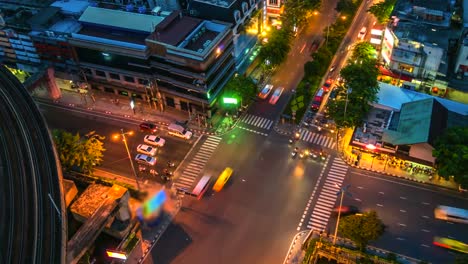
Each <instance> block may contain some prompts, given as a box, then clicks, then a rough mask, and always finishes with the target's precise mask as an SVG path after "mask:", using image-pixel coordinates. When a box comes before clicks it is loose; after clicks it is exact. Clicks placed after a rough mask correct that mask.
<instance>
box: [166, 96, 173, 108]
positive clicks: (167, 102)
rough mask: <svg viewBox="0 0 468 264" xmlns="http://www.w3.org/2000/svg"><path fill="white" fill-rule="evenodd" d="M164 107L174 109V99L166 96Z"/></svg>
mask: <svg viewBox="0 0 468 264" xmlns="http://www.w3.org/2000/svg"><path fill="white" fill-rule="evenodd" d="M166 105H167V106H170V107H175V102H174V98H172V97H167V96H166Z"/></svg>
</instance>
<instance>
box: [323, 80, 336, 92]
mask: <svg viewBox="0 0 468 264" xmlns="http://www.w3.org/2000/svg"><path fill="white" fill-rule="evenodd" d="M332 85H333V80H332V79H328V80H326V81H325V83H324V84H323V85H322V89H323V91H325V92H329V91H330V90H331V88H332Z"/></svg>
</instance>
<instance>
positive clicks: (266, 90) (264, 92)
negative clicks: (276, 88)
mask: <svg viewBox="0 0 468 264" xmlns="http://www.w3.org/2000/svg"><path fill="white" fill-rule="evenodd" d="M271 90H273V85H272V84H267V85H265V87H263V89H262V91H261V92H260V93H259V94H258V97H260V98H261V99H266V98H267V97H268V95H269V94H270V93H271Z"/></svg>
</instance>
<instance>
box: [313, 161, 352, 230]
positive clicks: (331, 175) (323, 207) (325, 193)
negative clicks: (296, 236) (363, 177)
mask: <svg viewBox="0 0 468 264" xmlns="http://www.w3.org/2000/svg"><path fill="white" fill-rule="evenodd" d="M347 171H348V165H347V164H346V163H345V162H344V161H342V160H341V159H340V158H335V159H334V160H333V163H332V165H331V168H330V170H329V171H328V175H327V178H326V180H325V184H324V185H323V188H322V190H321V192H320V194H319V196H318V199H317V202H316V203H315V207H314V210H313V211H312V214H311V217H310V220H309V222H308V224H307V228H313V229H315V230H320V231H321V230H324V229H325V228H326V226H327V224H328V219H329V218H330V214H331V211H332V208H333V205H335V202H336V199H337V197H338V196H337V192H338V191H339V190H340V187H341V184H342V183H343V180H344V177H345V176H346V172H347Z"/></svg>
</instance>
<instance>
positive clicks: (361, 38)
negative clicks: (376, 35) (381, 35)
mask: <svg viewBox="0 0 468 264" xmlns="http://www.w3.org/2000/svg"><path fill="white" fill-rule="evenodd" d="M366 33H367V28H366V27H362V28H361V31H359V34H358V39H360V40H363V39H364V37H365V36H366Z"/></svg>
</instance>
